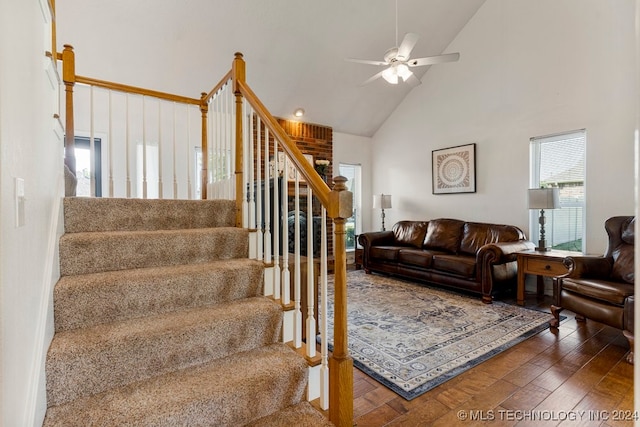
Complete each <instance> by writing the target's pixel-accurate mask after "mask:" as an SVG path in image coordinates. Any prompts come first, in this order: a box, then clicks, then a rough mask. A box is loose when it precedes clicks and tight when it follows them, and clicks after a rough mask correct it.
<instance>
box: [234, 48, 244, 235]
mask: <svg viewBox="0 0 640 427" xmlns="http://www.w3.org/2000/svg"><path fill="white" fill-rule="evenodd" d="M231 71H232V73H231V74H232V81H233V93H234V94H235V96H236V141H235V144H236V147H235V150H236V152H235V156H236V161H235V175H236V227H242V226H243V224H242V206H243V199H244V188H243V187H244V183H243V181H244V176H243V173H242V168H243V164H242V163H243V162H242V161H243V155H244V150H243V138H244V137H243V134H242V119H243V117H242V92H241V91H240V83H244V82H245V78H246V71H245V62H244V59H242V54H241V53H240V52H236V53H235V57H234V59H233V65H232V67H231Z"/></svg>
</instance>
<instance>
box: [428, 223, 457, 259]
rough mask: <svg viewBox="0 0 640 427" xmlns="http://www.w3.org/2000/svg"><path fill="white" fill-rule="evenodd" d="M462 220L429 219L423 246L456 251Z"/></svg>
mask: <svg viewBox="0 0 640 427" xmlns="http://www.w3.org/2000/svg"><path fill="white" fill-rule="evenodd" d="M463 226H464V222H463V221H459V220H456V219H443V218H441V219H434V220H432V221H429V225H428V226H427V234H426V235H425V238H424V244H423V246H424V247H425V248H427V249H443V250H445V251H448V252H453V253H455V252H457V251H458V249H459V247H460V238H461V237H462V228H463Z"/></svg>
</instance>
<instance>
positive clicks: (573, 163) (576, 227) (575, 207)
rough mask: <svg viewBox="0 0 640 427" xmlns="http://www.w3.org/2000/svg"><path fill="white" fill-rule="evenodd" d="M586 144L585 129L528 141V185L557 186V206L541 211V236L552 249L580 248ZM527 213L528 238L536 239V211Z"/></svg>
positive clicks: (532, 186) (582, 223)
mask: <svg viewBox="0 0 640 427" xmlns="http://www.w3.org/2000/svg"><path fill="white" fill-rule="evenodd" d="M586 145H587V132H586V130H580V131H575V132H568V133H562V134H556V135H550V136H541V137H534V138H531V140H530V157H531V177H530V188H543V187H558V188H559V195H560V209H553V210H546V211H545V217H546V225H545V237H546V240H547V244H548V246H550V247H552V248H554V249H562V250H572V251H583V244H584V229H585V227H584V216H585V152H586ZM530 215H531V217H530V228H529V229H530V230H531V232H530V234H531V236H529V237H530V239H531V240H532V241H534V242H537V241H538V239H539V224H538V218H539V215H540V212H539V210H537V209H533V210H531V213H530Z"/></svg>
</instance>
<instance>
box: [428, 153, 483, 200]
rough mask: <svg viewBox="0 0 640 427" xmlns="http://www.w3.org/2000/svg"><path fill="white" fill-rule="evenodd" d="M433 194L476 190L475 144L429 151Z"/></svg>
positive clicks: (472, 191) (473, 191)
mask: <svg viewBox="0 0 640 427" xmlns="http://www.w3.org/2000/svg"><path fill="white" fill-rule="evenodd" d="M431 171H432V181H431V182H432V191H433V194H459V193H475V192H476V144H475V143H473V144H466V145H458V146H455V147H449V148H442V149H439V150H433V151H432V152H431Z"/></svg>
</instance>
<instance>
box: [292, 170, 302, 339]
mask: <svg viewBox="0 0 640 427" xmlns="http://www.w3.org/2000/svg"><path fill="white" fill-rule="evenodd" d="M294 177H295V180H294V209H295V214H294V215H295V220H294V227H293V229H294V257H293V268H294V270H293V271H294V273H295V275H294V280H293V302H294V323H293V345H294V347H295V348H300V347H302V311H301V309H300V286H301V285H300V178H299V177H298V170H297V169H296V170H295V172H294Z"/></svg>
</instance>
